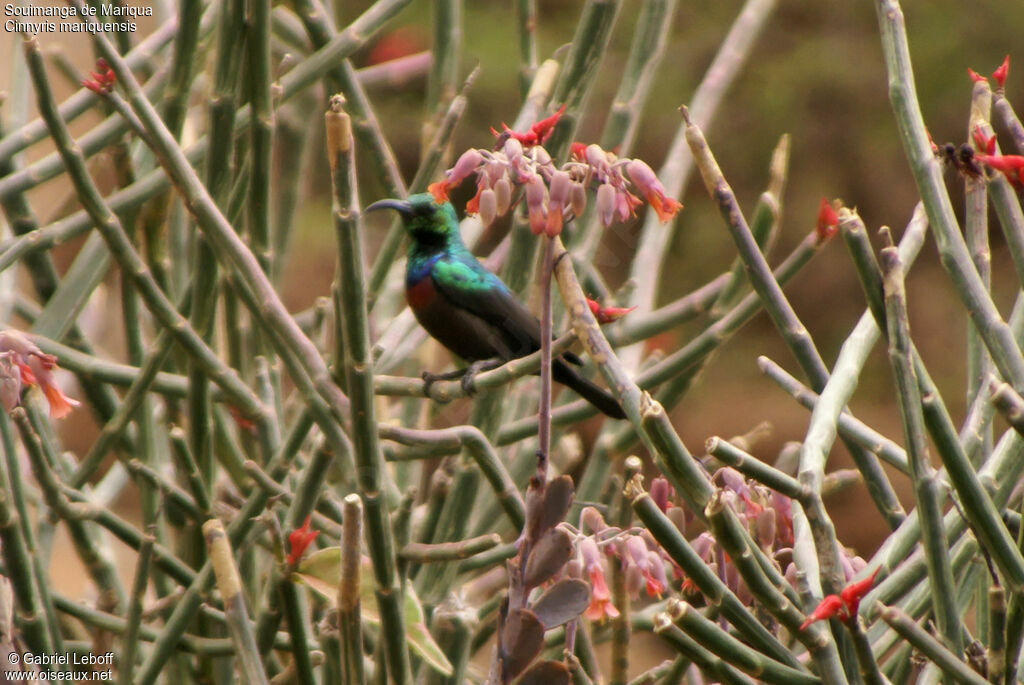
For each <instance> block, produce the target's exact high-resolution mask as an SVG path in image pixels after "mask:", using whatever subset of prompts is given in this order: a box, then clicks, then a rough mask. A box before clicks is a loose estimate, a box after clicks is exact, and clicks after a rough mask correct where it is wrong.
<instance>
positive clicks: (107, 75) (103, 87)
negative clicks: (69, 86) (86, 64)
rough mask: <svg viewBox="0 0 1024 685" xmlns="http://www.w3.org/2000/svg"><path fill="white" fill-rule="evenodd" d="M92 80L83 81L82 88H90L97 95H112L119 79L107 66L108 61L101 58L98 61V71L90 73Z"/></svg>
mask: <svg viewBox="0 0 1024 685" xmlns="http://www.w3.org/2000/svg"><path fill="white" fill-rule="evenodd" d="M89 75H90V76H92V78H91V79H86V80H84V81H82V86H83V87H85V88H88V89H89V90H91V91H92V92H94V93H96V94H97V95H103V94H105V93H110V92H112V91H113V90H114V81H116V80H117V77H116V76H115V75H114V70H113V69H111V68H110V65H109V64H107V60H105V59H103V58H102V57H100V58H99V59H98V60H96V71H92V72H89Z"/></svg>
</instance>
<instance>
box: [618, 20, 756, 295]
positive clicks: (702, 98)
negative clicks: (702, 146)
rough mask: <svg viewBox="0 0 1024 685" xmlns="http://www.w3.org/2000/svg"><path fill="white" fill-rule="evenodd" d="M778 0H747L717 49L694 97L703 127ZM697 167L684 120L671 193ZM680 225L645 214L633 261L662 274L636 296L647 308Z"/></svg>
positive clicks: (668, 168) (670, 175) (667, 170)
mask: <svg viewBox="0 0 1024 685" xmlns="http://www.w3.org/2000/svg"><path fill="white" fill-rule="evenodd" d="M775 4H776V3H775V0H747V2H746V3H745V4H744V5H743V9H742V10H740V13H739V14H738V15H737V17H736V20H735V21H734V22H733V24H732V26H731V27H730V29H729V32H728V34H727V35H726V36H725V38H724V39H723V40H722V44H721V46H720V47H719V48H718V52H717V53H715V57H714V59H713V60H712V62H711V65H710V66H709V67H708V69H707V71H706V72H705V73H704V77H703V78H702V79H701V82H700V84H699V85H698V86H697V89H696V90H695V91H694V94H693V98H692V99H691V100H690V103H689V109H690V111H691V112H692V118H693V121H694V122H696V123H697V125H699V126H700V127H701V128H705V129H706V128H708V127H709V126H710V125H711V123H712V121H713V120H714V118H715V113H716V112H717V111H718V106H719V105H720V104H721V102H722V98H724V97H725V93H726V91H728V89H729V87H730V86H731V85H732V82H733V81H734V80H735V78H736V76H737V75H738V74H739V72H740V69H741V68H742V67H743V64H744V62H745V61H746V59H747V57H748V56H749V55H750V52H751V50H752V48H753V46H754V42H755V41H756V39H757V37H758V35H759V34H760V32H761V29H762V28H763V27H764V26H765V24H766V23H767V21H768V18H769V17H770V16H771V15H772V12H773V11H774V10H775ZM692 170H693V156H692V155H691V154H690V149H689V145H688V144H687V142H686V125H685V124H684V125H682V126H680V127H679V129H678V130H677V131H676V134H675V137H674V138H673V139H672V142H671V143H670V145H669V148H668V151H667V152H666V154H665V162H664V163H663V164H662V166H661V168H660V169H658V178H659V179H660V180H661V183H662V185H664V186H665V190H666V192H667V194H668V195H669V196H671V197H680V196H682V194H683V190H684V189H685V188H686V184H687V182H688V181H689V178H690V173H691V171H692ZM675 225H676V223H675V222H673V223H671V224H669V225H668V226H661V225H660V223H659V221H658V217H657V215H656V214H655V213H654V212H648V213H647V217H646V218H645V219H644V226H643V229H642V232H641V237H640V245H639V246H638V247H637V253H636V256H635V257H634V260H633V264H634V265H636V266H634V271H636V270H638V269H641V268H642V269H644V270H645V271H653V272H655V273H656V275H655V276H654V277H645V278H644V279H643V281H641V282H642V283H644V284H646V286H645V287H644V289H643V290H642V291H638V292H636V293H635V294H634V296H633V304H636V305H637V306H638V307H639V309H640V310H641V311H650V310H651V309H654V305H655V299H656V294H657V292H656V284H657V283H660V282H661V272H662V269H663V268H664V257H665V256H666V255H667V254H668V253H669V249H668V248H669V245H670V244H671V242H672V237H673V236H674V235H675V230H674V228H675ZM634 275H635V274H634Z"/></svg>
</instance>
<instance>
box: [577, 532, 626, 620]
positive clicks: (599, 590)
mask: <svg viewBox="0 0 1024 685" xmlns="http://www.w3.org/2000/svg"><path fill="white" fill-rule="evenodd" d="M579 545H580V556H582V557H583V570H584V571H586V574H587V579H588V580H589V581H590V603H589V604H588V605H587V610H586V611H584V612H583V615H584V616H585V617H586V618H588V619H590V620H591V621H601V620H604V618H605V617H607V618H615V617H616V616H618V615H619V610H618V609H616V608H615V605H613V604H612V593H611V591H610V590H609V589H608V582H607V581H606V580H605V578H604V568H603V567H602V566H601V552H600V551H599V550H598V549H597V543H596V542H594V540H593V538H581V539H580V543H579Z"/></svg>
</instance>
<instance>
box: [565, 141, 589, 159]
mask: <svg viewBox="0 0 1024 685" xmlns="http://www.w3.org/2000/svg"><path fill="white" fill-rule="evenodd" d="M569 154H570V155H571V156H572V158H573V159H575V160H576V161H578V162H582V161H583V160H584V159H586V155H587V144H586V143H581V142H580V141H578V140H576V141H573V142H572V143H570V144H569Z"/></svg>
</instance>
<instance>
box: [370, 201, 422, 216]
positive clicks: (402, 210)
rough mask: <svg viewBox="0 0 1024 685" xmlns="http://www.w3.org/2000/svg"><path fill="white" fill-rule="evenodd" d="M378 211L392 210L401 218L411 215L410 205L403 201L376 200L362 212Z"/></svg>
mask: <svg viewBox="0 0 1024 685" xmlns="http://www.w3.org/2000/svg"><path fill="white" fill-rule="evenodd" d="M378 209H393V210H395V211H396V212H398V213H399V214H401V215H402V216H409V215H410V214H412V205H411V204H409V203H408V202H406V201H405V200H377V201H376V202H374V203H373V204H372V205H369V206H368V207H367V208H366V209H364V210H363V211H364V212H375V211H377V210H378Z"/></svg>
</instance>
